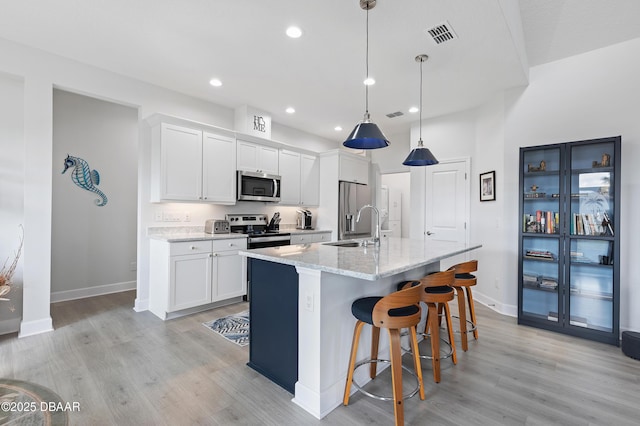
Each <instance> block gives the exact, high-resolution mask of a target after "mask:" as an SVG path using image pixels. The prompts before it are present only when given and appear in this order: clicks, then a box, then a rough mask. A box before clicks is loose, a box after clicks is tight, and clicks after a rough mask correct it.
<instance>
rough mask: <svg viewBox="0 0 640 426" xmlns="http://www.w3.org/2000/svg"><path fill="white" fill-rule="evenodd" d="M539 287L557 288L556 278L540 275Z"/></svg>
mask: <svg viewBox="0 0 640 426" xmlns="http://www.w3.org/2000/svg"><path fill="white" fill-rule="evenodd" d="M539 285H540V288H547V289H554V290H555V289H556V288H558V280H556V279H554V278H548V277H542V279H541V280H540V284H539Z"/></svg>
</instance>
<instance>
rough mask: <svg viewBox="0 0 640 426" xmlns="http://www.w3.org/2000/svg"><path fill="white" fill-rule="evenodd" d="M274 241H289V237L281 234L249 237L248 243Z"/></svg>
mask: <svg viewBox="0 0 640 426" xmlns="http://www.w3.org/2000/svg"><path fill="white" fill-rule="evenodd" d="M275 241H291V237H290V236H288V235H283V236H281V237H250V238H249V244H252V243H270V242H275Z"/></svg>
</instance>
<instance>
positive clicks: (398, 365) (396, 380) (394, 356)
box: [388, 328, 404, 426]
mask: <svg viewBox="0 0 640 426" xmlns="http://www.w3.org/2000/svg"><path fill="white" fill-rule="evenodd" d="M388 330H389V342H390V344H391V347H390V348H389V349H390V350H391V381H392V383H393V411H394V414H395V419H396V426H398V425H404V405H403V401H402V353H401V351H400V330H398V329H395V328H389V329H388Z"/></svg>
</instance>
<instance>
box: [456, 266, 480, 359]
mask: <svg viewBox="0 0 640 426" xmlns="http://www.w3.org/2000/svg"><path fill="white" fill-rule="evenodd" d="M477 270H478V261H477V260H470V261H468V262H462V263H458V264H457V265H454V266H452V267H451V268H449V271H454V272H455V281H454V283H453V285H452V287H453V288H455V290H456V294H457V295H458V316H457V318H458V319H459V320H460V340H461V343H462V350H463V351H465V352H466V351H467V350H468V349H469V342H468V338H467V334H468V333H471V332H473V337H474V339H475V340H478V322H477V321H476V309H475V305H474V303H473V292H472V291H471V287H473V286H474V285H476V284H477V282H478V280H477V278H476V276H475V275H473V274H472V272H475V271H477ZM465 299H466V302H465ZM465 304H468V305H469V315H470V319H467V312H466V311H467V309H466V306H465ZM454 317H455V316H454ZM468 325H469V326H470V327H469V328H467V326H468Z"/></svg>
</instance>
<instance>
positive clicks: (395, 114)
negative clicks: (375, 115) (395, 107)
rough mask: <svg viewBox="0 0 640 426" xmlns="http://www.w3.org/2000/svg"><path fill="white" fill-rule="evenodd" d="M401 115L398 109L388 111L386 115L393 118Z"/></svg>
mask: <svg viewBox="0 0 640 426" xmlns="http://www.w3.org/2000/svg"><path fill="white" fill-rule="evenodd" d="M401 115H404V114H403V113H401V112H400V111H396V112H390V113H389V114H387V117H389V118H395V117H400V116H401Z"/></svg>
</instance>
